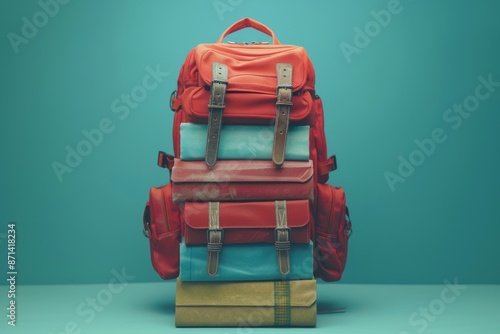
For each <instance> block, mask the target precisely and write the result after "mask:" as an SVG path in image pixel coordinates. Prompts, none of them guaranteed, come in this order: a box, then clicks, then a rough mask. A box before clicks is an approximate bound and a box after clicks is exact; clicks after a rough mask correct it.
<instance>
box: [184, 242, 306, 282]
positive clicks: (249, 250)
mask: <svg viewBox="0 0 500 334" xmlns="http://www.w3.org/2000/svg"><path fill="white" fill-rule="evenodd" d="M180 251H181V252H180V253H181V254H180V259H181V264H180V275H179V278H180V280H181V281H183V282H190V281H267V280H282V279H286V280H300V279H312V278H313V244H312V242H310V243H309V244H292V245H291V249H290V273H289V274H288V275H282V274H281V273H280V270H279V267H278V260H277V257H276V248H275V246H274V244H263V243H262V244H230V245H223V246H222V251H221V253H220V257H219V270H218V272H217V274H216V275H215V276H209V275H208V274H207V246H206V245H189V246H187V245H186V244H185V243H184V241H183V242H182V243H181V249H180Z"/></svg>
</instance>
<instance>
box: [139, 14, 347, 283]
mask: <svg viewBox="0 0 500 334" xmlns="http://www.w3.org/2000/svg"><path fill="white" fill-rule="evenodd" d="M246 27H251V28H254V29H256V30H259V31H261V32H263V33H265V34H267V35H269V36H271V37H272V44H267V43H256V42H252V43H250V44H247V43H243V44H236V43H231V42H230V43H223V42H222V40H223V39H224V37H226V36H227V35H228V34H230V33H232V32H235V31H237V30H240V29H243V28H246ZM177 85H178V87H177V90H176V91H175V92H174V93H172V96H171V101H170V106H171V109H172V110H173V111H174V112H175V114H174V125H173V143H174V156H171V155H168V154H166V153H164V152H160V153H159V156H158V165H159V166H161V167H164V168H168V169H169V170H171V182H170V183H169V184H167V185H165V186H163V187H159V188H154V187H153V188H151V191H150V195H149V201H148V203H147V204H146V209H145V212H144V219H143V221H144V232H145V235H146V236H148V237H149V239H150V246H151V259H152V263H153V266H154V268H155V270H156V271H157V272H158V273H159V274H160V276H161V277H162V278H164V279H170V278H175V277H177V276H178V274H179V244H180V242H181V238H182V237H183V236H184V235H185V232H186V229H187V228H188V229H189V228H190V226H186V219H185V216H187V215H190V213H189V212H187V211H186V210H188V209H189V210H191V209H190V208H192V207H195V206H194V205H189V206H186V204H185V203H192V202H213V201H217V202H219V201H220V202H221V206H222V207H223V208H226V209H224V210H225V211H226V212H227V211H228V210H230V208H231V207H234V205H233V206H231V204H230V202H234V201H238V202H242V201H246V202H249V203H250V202H251V203H255V202H260V201H271V200H275V199H279V200H284V201H286V200H288V201H289V207H290V210H293V209H292V204H293V205H297V203H295V202H292V201H298V200H304V199H307V200H309V205H308V210H310V217H311V219H310V220H311V222H310V224H309V225H308V226H309V227H308V229H309V232H310V239H311V240H312V241H313V242H314V275H315V276H316V277H321V278H322V279H323V280H325V281H336V280H339V279H340V277H341V275H342V272H343V270H344V267H345V262H346V256H347V241H348V237H349V235H350V233H351V223H350V220H349V213H348V210H347V207H346V200H345V194H344V191H343V189H342V188H340V187H332V186H330V185H328V184H326V182H327V180H328V175H329V172H331V171H333V170H335V169H336V159H335V156H330V157H328V156H327V149H326V139H325V132H324V117H323V105H322V102H321V99H320V97H319V96H318V95H317V94H316V91H315V73H314V68H313V65H312V63H311V61H310V59H309V57H308V55H307V53H306V51H305V49H304V48H302V47H299V46H293V45H284V44H281V43H280V42H279V41H278V39H277V38H276V36H275V35H274V33H273V32H272V31H271V30H270V29H269V28H268V27H266V26H265V25H263V24H261V23H259V22H257V21H254V20H252V19H249V18H245V19H242V20H240V21H238V22H236V23H234V24H233V25H231V26H230V27H229V28H228V29H227V30H226V31H225V32H224V33H223V34H222V35H221V37H220V38H219V39H218V41H217V42H216V43H214V44H201V45H198V46H197V47H195V48H194V49H192V50H191V51H190V52H189V54H188V55H187V57H186V60H185V62H184V64H183V65H182V67H181V70H180V73H179V77H178V81H177ZM192 124H194V125H193V126H194V127H196V126H198V125H199V126H205V127H206V128H203V129H205V130H204V131H205V132H204V133H206V138H203V140H201V141H202V142H203V143H202V144H203V145H204V147H203V148H202V150H203V151H202V153H203V154H202V156H199V154H198V158H199V159H197V160H199V161H190V160H192V159H193V158H192V157H189V158H184V157H183V152H182V150H183V148H182V147H183V144H182V143H181V142H182V141H183V138H182V134H181V132H182V131H184V129H188V128H189V126H191V125H192ZM231 125H235V126H236V129H237V130H234V129H231ZM242 125H251V126H260V129H261V132H260V133H259V134H258V135H256V137H259V136H260V137H266V140H267V141H266V143H268V144H269V145H267V146H268V147H267V148H268V150H267V148H266V150H265V153H262V154H267V155H266V157H265V158H254V156H255V154H254V153H255V152H252V151H251V150H248V152H246V151H245V150H244V149H243V150H242V148H246V146H245V145H247V144H248V143H241V141H240V142H238V140H237V139H238V138H239V137H238V131H239V130H238V129H241V128H238V126H242ZM299 127H302V128H304V127H308V129H309V135H308V140H309V149H308V157H307V158H308V161H307V162H306V161H300V162H299V161H288V160H289V159H288V158H287V155H289V153H290V152H289V151H290V150H288V151H287V139H289V137H290V136H291V134H292V132H294V131H296V129H298V128H299ZM262 129H264V130H262ZM233 130H234V131H233ZM224 135H226V138H229V136H230V135H233V138H236V139H234V140H230V139H228V140H226V141H225V143H226V144H224V145H225V146H224V150H225V151H224V152H226V151H230V150H231V147H230V146H231V144H233V146H234V147H233V151H234V150H236V151H238V150H239V151H238V152H237V154H238V157H239V158H238V159H234V158H233V159H232V160H231V158H230V159H224V158H221V154H222V153H223V152H221V150H220V146H221V145H222V142H221V137H223V136H224ZM306 135H307V134H306ZM191 138H193V137H190V139H191ZM253 139H255V138H253ZM257 139H258V138H257ZM248 140H252V138H250V139H248V137H245V139H244V141H248ZM296 142H299V143H300V141H296ZM290 143H291V142H290ZM188 144H189V145H191V146H196V145H198V141H196V142H193V141H191V142H188V143H186V144H184V147H188ZM200 145H201V144H200ZM203 145H202V146H203ZM235 145H236V146H235ZM290 145H291V144H290ZM261 146H262V145H261ZM235 147H236V148H235ZM244 153H248V154H246V155H245V154H244ZM184 155H185V154H184ZM291 155H292V154H291V153H290V156H291ZM203 160H204V161H203ZM276 202H278V201H276ZM276 205H278V204H276ZM276 210H278V209H276ZM221 212H222V210H221ZM269 212H271V213H272V212H274V211H272V210H271V211H269ZM276 212H278V211H276ZM207 215H209V213H208V212H207ZM271 218H272V219H274V218H275V217H271ZM271 218H270V219H271ZM288 219H289V220H290V222H289V225H290V226H292V225H293V217H292V218H291V217H290V215H288ZM207 221H208V218H207ZM210 228H211V227H210V226H206V229H207V231H208V230H209V229H210ZM231 228H233V229H238V228H239V229H240V230H242V231H244V228H245V227H242V226H239V227H237V226H233V227H229V226H227V231H230V230H231ZM248 228H252V230H255V228H259V227H258V226H249V227H248ZM260 228H261V230H263V231H264V227H263V226H262V227H260ZM279 228H280V227H278V228H277V230H278V229H279ZM281 232H282V230H279V232H278V238H279V235H280V233H281ZM228 233H229V232H226V237H227V235H228ZM269 233H270V234H267V235H264V234H265V233H263V235H262V238H263V239H262V240H260V241H261V242H262V241H264V240H268V239H272V235H271V234H272V233H274V234H275V236H276V233H277V232H272V231H270V232H269ZM291 233H292V234H293V233H295V232H294V231H293V228H292V232H291ZM236 234H237V233H233V235H236ZM240 234H241V236H242V237H241V242H245V237H244V235H245V233H244V232H242V233H240ZM214 235H215V234H214ZM283 235H285V237H286V234H283ZM308 235H309V234H308ZM209 239H210V238H209V236H208V232H207V237H206V239H205V241H206V242H208V243H210V240H209ZM285 239H286V238H285ZM285 239H283V240H285ZM292 239H293V238H292ZM214 240H215V239H214ZM214 240H212V241H214ZM216 241H217V240H215V241H214V242H216ZM219 241H220V244H222V243H223V242H222V240H219ZM270 241H271V242H272V241H273V240H270ZM285 241H287V242H290V240H288V239H286V240H285ZM234 242H238V241H234ZM264 242H265V241H264ZM276 242H277V245H278V241H276ZM291 242H292V243H293V240H292V241H291ZM219 247H221V246H219ZM277 247H278V246H277ZM277 249H278V248H277ZM209 254H211V253H210V252H209ZM278 254H281V253H280V251H278ZM209 258H210V255H209ZM280 259H281V258H280ZM209 260H210V259H209ZM209 262H210V261H209ZM280 265H282V263H280ZM282 269H283V270H285V269H286V268H285V267H283V268H282ZM215 270H216V269H215Z"/></svg>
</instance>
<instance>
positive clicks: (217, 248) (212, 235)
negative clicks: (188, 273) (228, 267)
mask: <svg viewBox="0 0 500 334" xmlns="http://www.w3.org/2000/svg"><path fill="white" fill-rule="evenodd" d="M223 238H224V231H223V230H222V229H220V226H219V202H209V203H208V231H207V241H208V245H207V250H208V257H207V273H208V274H209V275H210V276H215V275H216V274H217V270H218V269H219V255H220V252H221V251H222V240H223Z"/></svg>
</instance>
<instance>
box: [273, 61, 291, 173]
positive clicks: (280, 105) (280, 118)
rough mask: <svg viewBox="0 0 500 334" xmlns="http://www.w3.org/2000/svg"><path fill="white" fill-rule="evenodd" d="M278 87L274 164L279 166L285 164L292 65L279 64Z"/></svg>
mask: <svg viewBox="0 0 500 334" xmlns="http://www.w3.org/2000/svg"><path fill="white" fill-rule="evenodd" d="M276 71H277V76H278V85H277V87H276V95H277V101H276V106H277V110H276V121H275V125H274V141H273V162H274V163H275V164H276V165H277V166H281V165H283V163H284V162H285V148H286V137H287V134H288V123H289V121H290V109H291V108H292V92H293V88H292V65H291V64H277V65H276Z"/></svg>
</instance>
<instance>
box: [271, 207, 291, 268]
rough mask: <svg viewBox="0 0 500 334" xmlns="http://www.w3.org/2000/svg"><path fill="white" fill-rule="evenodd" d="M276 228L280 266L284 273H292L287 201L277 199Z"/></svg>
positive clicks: (275, 236)
mask: <svg viewBox="0 0 500 334" xmlns="http://www.w3.org/2000/svg"><path fill="white" fill-rule="evenodd" d="M275 206H276V229H275V230H274V245H275V246H276V255H277V256H278V266H279V268H280V272H281V274H282V275H288V273H290V228H289V227H288V223H287V221H288V218H287V214H286V201H276V202H275Z"/></svg>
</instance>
